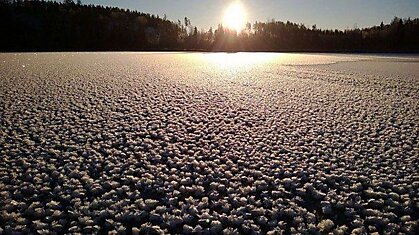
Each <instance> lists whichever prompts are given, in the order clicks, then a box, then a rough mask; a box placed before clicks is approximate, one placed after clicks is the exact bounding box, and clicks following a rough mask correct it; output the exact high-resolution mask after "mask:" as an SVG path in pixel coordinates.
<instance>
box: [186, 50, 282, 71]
mask: <svg viewBox="0 0 419 235" xmlns="http://www.w3.org/2000/svg"><path fill="white" fill-rule="evenodd" d="M284 57H287V56H286V54H284V53H246V52H239V53H197V54H193V55H191V56H190V57H189V59H191V61H192V62H193V63H198V64H201V65H206V66H211V67H212V66H214V68H217V69H221V70H224V69H240V70H241V69H251V68H254V67H257V66H262V65H266V64H269V63H274V62H279V61H282V60H284V59H285V58H284Z"/></svg>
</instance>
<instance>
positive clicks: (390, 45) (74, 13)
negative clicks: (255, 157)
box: [0, 0, 419, 52]
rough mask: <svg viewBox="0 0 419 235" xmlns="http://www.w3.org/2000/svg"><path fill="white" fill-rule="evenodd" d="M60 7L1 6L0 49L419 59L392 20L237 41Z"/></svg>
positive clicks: (401, 25) (106, 10) (1, 2)
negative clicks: (390, 54)
mask: <svg viewBox="0 0 419 235" xmlns="http://www.w3.org/2000/svg"><path fill="white" fill-rule="evenodd" d="M64 2H65V3H57V2H50V1H48V2H45V1H13V2H10V1H5V0H0V30H1V35H2V36H1V37H0V50H1V51H84V50H94V51H96V50H105V51H106V50H134V51H137V50H205V51H321V52H326V51H330V52H419V19H399V18H397V17H395V18H394V20H393V21H392V22H391V23H390V24H383V23H381V25H379V26H374V27H371V28H366V29H352V30H345V31H341V30H321V29H317V28H316V26H315V25H313V26H310V27H307V26H305V25H302V24H295V23H291V22H286V23H284V22H278V21H272V22H265V23H264V22H256V23H254V24H250V23H249V24H248V25H247V27H246V29H245V30H243V31H242V32H240V33H239V34H237V33H236V32H234V31H231V30H228V29H225V28H223V26H222V25H219V26H218V28H217V29H215V30H213V29H210V30H208V31H206V32H200V31H198V30H197V28H196V27H193V26H192V24H191V22H190V20H189V19H188V18H186V17H185V19H183V20H182V22H181V21H178V22H176V23H175V22H172V21H169V20H166V19H165V17H163V18H161V17H159V16H155V15H150V14H146V13H140V12H137V11H130V10H125V9H119V8H113V7H103V6H94V5H82V4H81V3H80V2H79V3H78V4H77V3H74V2H73V1H71V0H66V1H64Z"/></svg>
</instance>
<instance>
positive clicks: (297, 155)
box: [0, 53, 419, 234]
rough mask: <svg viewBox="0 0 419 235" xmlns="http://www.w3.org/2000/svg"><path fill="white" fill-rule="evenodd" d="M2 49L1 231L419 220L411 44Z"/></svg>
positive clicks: (404, 223) (377, 224)
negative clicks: (387, 47) (284, 49)
mask: <svg viewBox="0 0 419 235" xmlns="http://www.w3.org/2000/svg"><path fill="white" fill-rule="evenodd" d="M0 61H4V63H2V64H0V212H1V213H0V233H2V232H4V233H12V232H13V231H18V232H24V233H34V232H38V233H41V234H43V233H45V234H47V233H50V232H55V233H57V234H61V233H65V232H69V233H77V232H81V233H98V232H100V233H105V232H111V233H121V234H124V233H129V234H131V233H133V234H143V233H147V232H149V233H184V234H190V233H198V234H199V233H206V234H220V233H224V234H235V233H245V234H250V233H253V234H265V233H269V234H276V233H278V234H282V233H329V232H334V233H336V234H350V233H355V234H362V233H374V232H378V233H380V234H382V233H387V234H397V233H402V234H415V233H416V234H417V233H418V219H419V217H418V211H419V210H418V207H419V196H418V195H419V174H418V172H419V169H418V163H419V162H418V156H419V144H418V139H419V138H418V133H419V129H418V125H419V57H417V56H409V55H407V56H397V55H387V56H379V55H344V54H281V53H36V54H32V53H21V54H12V53H7V54H0Z"/></svg>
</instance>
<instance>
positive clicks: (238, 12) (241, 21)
mask: <svg viewBox="0 0 419 235" xmlns="http://www.w3.org/2000/svg"><path fill="white" fill-rule="evenodd" d="M223 25H224V26H226V27H227V28H229V29H232V30H235V31H237V32H240V31H241V30H242V29H244V28H245V26H246V11H245V10H244V8H243V5H242V4H241V3H240V1H236V2H234V3H232V4H231V5H230V6H229V7H228V8H227V9H226V11H225V12H224V19H223Z"/></svg>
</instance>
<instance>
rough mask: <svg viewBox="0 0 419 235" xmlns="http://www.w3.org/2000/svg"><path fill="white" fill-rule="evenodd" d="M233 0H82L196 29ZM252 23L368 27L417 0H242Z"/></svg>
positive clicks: (403, 12) (404, 12) (416, 12)
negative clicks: (185, 23)
mask: <svg viewBox="0 0 419 235" xmlns="http://www.w3.org/2000/svg"><path fill="white" fill-rule="evenodd" d="M232 1H233V0H224V1H223V0H82V2H83V3H84V4H90V3H93V4H100V5H107V6H117V7H121V8H129V9H135V10H138V11H141V12H146V13H150V14H156V15H160V16H163V15H164V14H166V15H167V18H168V19H170V20H173V21H177V20H178V19H180V20H182V19H183V18H184V17H185V16H187V17H188V18H189V19H191V23H192V24H193V25H196V26H197V27H198V28H199V29H209V27H210V26H212V27H214V28H215V27H216V26H217V25H218V23H222V21H223V12H224V10H225V8H227V7H228V6H229V5H230V4H231V2H232ZM241 2H242V5H243V6H244V8H245V9H246V16H247V20H248V21H249V22H251V23H254V22H255V21H256V20H257V21H267V20H270V19H275V20H279V21H287V20H289V21H291V22H294V23H304V24H305V25H307V26H311V25H313V24H316V25H317V27H318V28H322V29H326V28H327V29H335V28H338V29H346V28H353V27H354V26H355V25H356V26H358V27H359V28H362V27H369V26H373V25H378V24H380V22H381V21H384V23H389V22H390V21H391V19H393V18H394V16H398V17H402V18H407V17H411V18H415V17H419V0H288V1H287V0H241Z"/></svg>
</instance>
